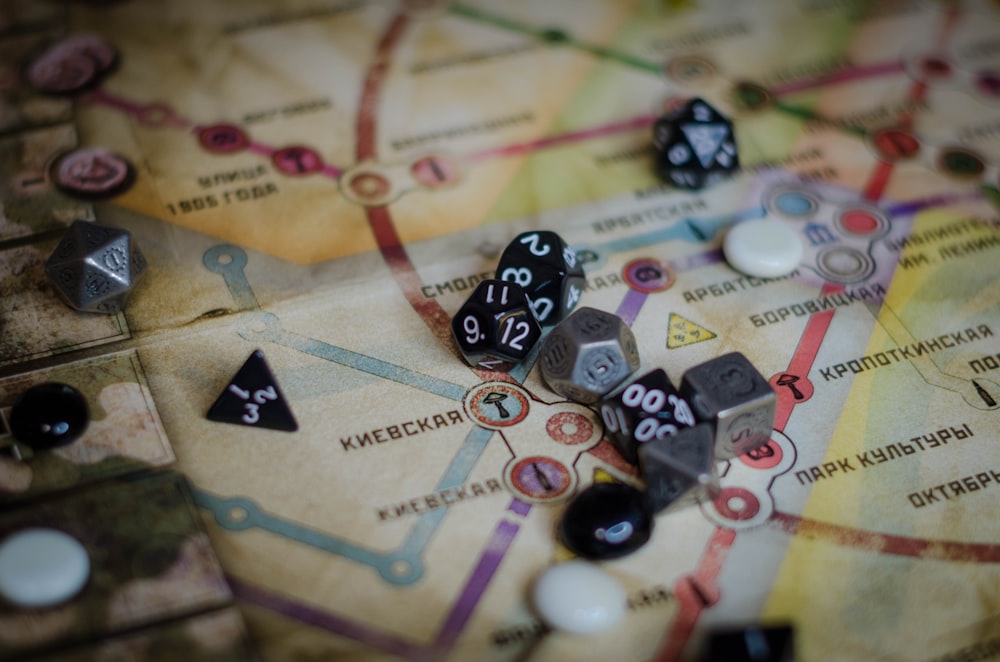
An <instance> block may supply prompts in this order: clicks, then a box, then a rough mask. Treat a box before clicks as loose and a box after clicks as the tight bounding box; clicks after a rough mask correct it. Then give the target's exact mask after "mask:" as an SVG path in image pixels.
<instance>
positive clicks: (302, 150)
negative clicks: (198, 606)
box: [271, 145, 323, 175]
mask: <svg viewBox="0 0 1000 662" xmlns="http://www.w3.org/2000/svg"><path fill="white" fill-rule="evenodd" d="M271 162H272V163H274V167H275V168H277V169H278V170H279V171H281V172H283V173H285V174H286V175H308V174H309V173H312V172H317V171H318V170H321V169H322V168H323V159H322V158H320V155H319V154H317V153H316V151H315V150H312V149H309V148H308V147H300V146H298V145H293V146H291V147H283V148H281V149H279V150H277V151H275V152H274V154H272V155H271Z"/></svg>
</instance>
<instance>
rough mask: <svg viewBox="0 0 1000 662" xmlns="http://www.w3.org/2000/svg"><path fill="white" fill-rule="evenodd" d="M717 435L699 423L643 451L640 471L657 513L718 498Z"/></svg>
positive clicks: (644, 445)
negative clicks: (714, 435)
mask: <svg viewBox="0 0 1000 662" xmlns="http://www.w3.org/2000/svg"><path fill="white" fill-rule="evenodd" d="M713 434H714V429H713V428H712V426H711V425H710V424H708V423H699V424H698V425H695V426H694V427H689V428H684V429H682V430H679V431H678V432H677V434H675V435H673V436H670V437H666V438H664V439H654V440H653V441H651V442H649V443H648V444H643V445H642V446H641V447H640V448H639V468H640V469H641V472H642V477H643V480H645V481H646V496H647V498H648V499H649V503H650V505H652V507H653V510H654V511H656V512H662V511H664V510H666V509H668V508H676V507H681V506H684V505H693V504H695V503H698V502H699V501H707V500H711V499H714V498H715V497H716V496H718V494H719V474H718V471H716V468H715V439H714V437H713Z"/></svg>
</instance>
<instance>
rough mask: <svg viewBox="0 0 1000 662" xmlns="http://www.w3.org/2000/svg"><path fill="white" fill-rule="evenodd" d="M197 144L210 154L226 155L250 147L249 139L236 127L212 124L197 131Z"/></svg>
mask: <svg viewBox="0 0 1000 662" xmlns="http://www.w3.org/2000/svg"><path fill="white" fill-rule="evenodd" d="M198 142H200V143H201V146H202V147H204V148H205V149H207V150H208V151H210V152H218V153H222V154H227V153H230V152H238V151H240V150H244V149H246V148H247V147H249V146H250V138H249V137H248V136H247V134H246V133H245V132H244V131H243V129H241V128H239V127H238V126H233V125H232V124H213V125H212V126H206V127H205V128H203V129H201V130H200V131H198Z"/></svg>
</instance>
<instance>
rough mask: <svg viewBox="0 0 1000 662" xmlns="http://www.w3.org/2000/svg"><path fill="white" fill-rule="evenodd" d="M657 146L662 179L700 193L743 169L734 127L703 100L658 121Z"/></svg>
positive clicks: (682, 107) (657, 163) (659, 171)
mask: <svg viewBox="0 0 1000 662" xmlns="http://www.w3.org/2000/svg"><path fill="white" fill-rule="evenodd" d="M653 147H654V149H655V151H656V169H657V172H658V173H659V175H660V177H662V178H663V179H664V180H666V181H668V182H671V183H672V184H674V185H675V186H678V187H680V188H684V189H691V190H698V189H701V188H704V187H705V186H708V185H710V184H714V183H715V182H717V181H719V180H721V179H723V178H725V177H726V176H728V175H729V174H731V173H733V172H735V171H737V170H739V167H740V161H739V156H738V155H737V153H736V141H735V140H734V138H733V124H732V122H730V121H729V120H728V119H726V118H725V117H723V116H722V114H720V113H719V112H718V111H717V110H715V109H714V108H712V106H710V105H708V103H706V102H705V101H703V100H702V99H698V98H695V99H692V100H690V101H688V102H687V103H686V104H684V105H683V106H681V107H679V108H677V109H675V110H673V111H672V112H670V113H668V114H666V115H664V116H663V117H661V118H659V119H658V120H656V122H655V123H654V124H653Z"/></svg>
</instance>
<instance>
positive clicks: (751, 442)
mask: <svg viewBox="0 0 1000 662" xmlns="http://www.w3.org/2000/svg"><path fill="white" fill-rule="evenodd" d="M680 392H681V395H682V396H683V397H684V398H685V399H686V400H687V401H688V402H689V403H690V404H691V408H692V409H693V410H694V415H695V419H696V420H697V421H698V422H699V423H701V422H708V423H712V424H713V425H714V426H715V456H716V457H717V458H719V459H720V460H728V459H730V458H733V457H736V456H737V455H743V454H744V453H749V452H750V451H752V450H755V449H757V448H760V447H761V446H763V445H764V444H766V443H767V442H768V441H769V440H770V439H771V431H772V430H773V429H774V415H775V411H776V409H777V404H778V395H777V394H776V393H775V392H774V388H773V387H772V386H771V385H770V384H769V383H768V381H767V379H765V378H764V376H763V375H762V374H760V372H758V371H757V368H755V367H754V366H753V364H752V363H750V360H749V359H748V358H747V357H746V356H744V355H743V354H741V353H739V352H731V353H729V354H723V355H722V356H717V357H715V358H714V359H712V360H710V361H706V362H705V363H702V364H700V365H697V366H695V367H693V368H691V369H690V370H688V371H687V372H686V373H684V377H683V378H682V379H681V388H680Z"/></svg>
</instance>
